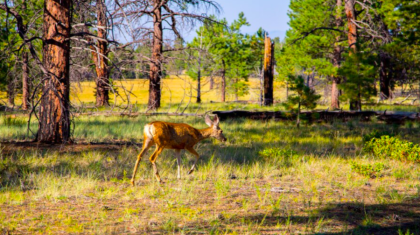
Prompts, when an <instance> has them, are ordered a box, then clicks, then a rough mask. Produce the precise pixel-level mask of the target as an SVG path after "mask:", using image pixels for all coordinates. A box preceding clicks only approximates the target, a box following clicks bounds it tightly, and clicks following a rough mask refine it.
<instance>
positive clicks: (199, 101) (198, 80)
mask: <svg viewBox="0 0 420 235" xmlns="http://www.w3.org/2000/svg"><path fill="white" fill-rule="evenodd" d="M197 103H201V56H200V54H199V55H198V71H197Z"/></svg>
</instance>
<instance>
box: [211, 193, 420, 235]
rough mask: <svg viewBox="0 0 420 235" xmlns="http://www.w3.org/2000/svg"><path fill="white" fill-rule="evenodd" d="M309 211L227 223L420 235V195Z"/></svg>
mask: <svg viewBox="0 0 420 235" xmlns="http://www.w3.org/2000/svg"><path fill="white" fill-rule="evenodd" d="M309 214H310V216H299V215H297V216H294V215H290V216H287V215H266V214H256V215H246V216H235V217H233V218H232V219H230V220H229V221H226V222H227V223H229V224H238V223H240V224H244V223H245V224H248V225H249V224H254V225H259V226H258V227H260V228H261V229H260V230H261V231H260V232H262V233H264V232H277V233H280V232H284V231H286V232H288V233H291V234H294V233H301V232H302V231H303V230H305V234H314V235H315V234H331V235H333V234H337V235H338V234H378V235H387V234H390V235H391V234H399V233H400V232H401V233H402V234H406V232H407V231H409V232H410V234H420V198H416V199H412V200H408V201H406V202H404V203H396V204H376V205H363V204H357V203H340V204H330V205H329V206H327V207H325V208H321V209H315V210H314V211H309ZM225 225H226V224H224V223H223V222H222V223H220V224H219V228H216V230H220V231H224V230H225V228H226V226H225ZM231 227H232V226H231ZM213 229H214V228H213ZM337 230H338V231H337ZM298 231H299V232H298ZM331 231H332V232H331Z"/></svg>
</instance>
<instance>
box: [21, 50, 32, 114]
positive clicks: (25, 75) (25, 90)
mask: <svg viewBox="0 0 420 235" xmlns="http://www.w3.org/2000/svg"><path fill="white" fill-rule="evenodd" d="M22 62H23V65H22V109H23V110H28V108H29V94H30V93H29V83H30V81H29V68H28V53H27V52H26V51H24V52H23V53H22Z"/></svg>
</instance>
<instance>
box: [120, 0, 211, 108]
mask: <svg viewBox="0 0 420 235" xmlns="http://www.w3.org/2000/svg"><path fill="white" fill-rule="evenodd" d="M116 4H117V7H116V12H115V13H114V14H113V15H114V16H115V18H117V19H119V24H121V25H127V27H128V28H129V31H130V32H129V34H130V36H131V37H132V38H133V41H136V40H139V35H141V36H143V37H145V38H146V37H148V36H149V35H151V38H152V46H151V51H152V54H151V57H150V58H148V59H149V63H150V72H149V100H148V109H149V110H156V109H158V108H159V107H160V106H161V80H162V74H163V64H164V63H165V58H164V55H163V53H164V52H165V51H164V50H163V44H164V34H163V29H164V28H163V27H164V24H165V25H168V26H169V28H166V29H169V30H171V31H172V32H173V33H174V35H176V37H178V38H182V37H181V35H180V33H179V30H178V27H179V26H178V25H182V24H184V25H185V24H189V25H193V24H194V22H196V21H204V20H205V19H208V20H212V19H211V18H209V17H207V15H206V14H199V13H197V12H198V11H199V9H201V8H202V7H204V8H205V10H206V12H208V11H209V10H211V9H214V10H215V11H216V12H218V11H219V5H218V4H217V3H216V2H214V1H213V0H198V1H187V0H180V1H179V0H150V1H137V0H124V1H122V2H119V1H117V2H116ZM123 22H124V23H123ZM144 22H151V23H152V25H153V26H152V28H150V26H149V25H145V24H144ZM142 32H145V33H144V34H142Z"/></svg>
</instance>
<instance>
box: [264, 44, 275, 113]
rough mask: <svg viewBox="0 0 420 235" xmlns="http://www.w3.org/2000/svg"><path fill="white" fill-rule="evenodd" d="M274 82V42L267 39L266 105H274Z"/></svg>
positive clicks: (265, 63)
mask: <svg viewBox="0 0 420 235" xmlns="http://www.w3.org/2000/svg"><path fill="white" fill-rule="evenodd" d="M273 82H274V42H271V39H270V38H269V37H267V36H266V37H265V54H264V105H265V106H271V105H273V101H274V96H273Z"/></svg>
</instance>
